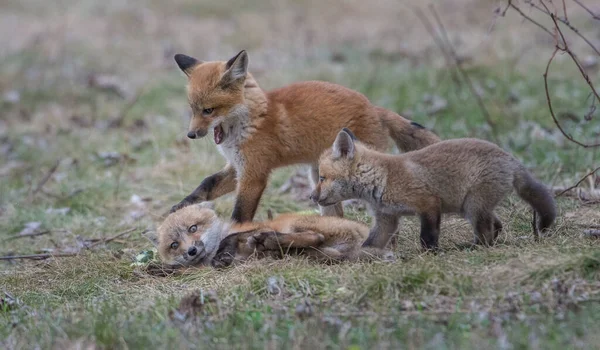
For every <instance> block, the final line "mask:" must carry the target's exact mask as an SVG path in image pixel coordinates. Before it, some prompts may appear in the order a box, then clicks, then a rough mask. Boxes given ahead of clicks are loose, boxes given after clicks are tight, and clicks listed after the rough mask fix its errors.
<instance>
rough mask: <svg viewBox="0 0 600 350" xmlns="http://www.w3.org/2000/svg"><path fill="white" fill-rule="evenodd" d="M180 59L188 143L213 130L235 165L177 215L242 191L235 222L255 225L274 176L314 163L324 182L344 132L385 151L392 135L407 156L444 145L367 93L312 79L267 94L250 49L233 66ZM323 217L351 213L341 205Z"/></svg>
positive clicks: (214, 177)
mask: <svg viewBox="0 0 600 350" xmlns="http://www.w3.org/2000/svg"><path fill="white" fill-rule="evenodd" d="M175 61H176V62H177V65H178V66H179V68H180V69H181V70H182V71H183V72H184V73H185V74H186V75H187V77H188V80H189V84H188V98H189V102H190V106H191V108H192V112H193V116H192V118H191V121H190V127H189V132H188V137H189V138H192V139H195V138H199V137H203V136H205V135H206V134H207V133H208V131H209V130H210V129H212V130H213V134H214V141H215V143H216V144H217V148H218V149H219V151H220V152H221V154H223V155H224V156H225V158H226V159H227V165H226V166H225V168H224V169H223V170H221V171H219V172H217V173H216V174H214V175H211V176H209V177H207V178H206V179H204V180H203V181H202V183H201V184H200V186H198V188H196V189H195V190H194V191H193V192H192V193H191V194H190V195H188V196H187V197H185V198H184V199H183V200H182V201H181V202H180V203H178V204H176V205H174V206H173V207H172V208H171V212H174V211H176V210H178V209H181V208H183V207H185V206H187V205H190V204H192V203H196V202H202V201H209V200H213V199H215V198H218V197H220V196H222V195H225V194H227V193H229V192H231V191H233V190H235V189H236V188H237V198H236V201H235V206H234V209H233V214H232V219H233V220H234V221H236V222H246V221H252V219H253V217H254V214H255V212H256V208H257V206H258V203H259V201H260V197H261V195H262V193H263V191H264V189H265V187H266V185H267V180H268V178H269V175H270V173H271V171H272V170H273V169H275V168H278V167H282V166H286V165H292V164H310V165H311V166H312V172H311V175H312V179H313V182H316V181H317V165H316V163H317V161H318V158H319V155H320V154H321V153H322V152H323V151H324V150H325V149H327V148H328V147H329V146H330V145H331V143H332V142H333V140H334V139H335V136H336V134H337V132H338V131H339V130H340V129H341V128H343V127H347V128H349V129H350V130H352V132H354V133H355V134H356V135H357V136H358V137H360V138H361V140H363V142H364V143H365V144H367V145H369V146H370V147H372V148H374V149H377V150H382V151H383V150H385V149H386V147H387V145H388V143H387V138H386V136H388V135H389V136H391V137H392V138H393V139H394V141H395V142H396V145H397V146H398V148H400V149H401V150H402V151H411V150H416V149H419V148H422V147H425V146H427V145H429V144H432V143H434V142H437V141H439V138H438V137H437V136H436V135H435V134H434V133H432V132H431V131H429V130H427V129H425V128H423V127H422V126H420V125H419V124H417V123H414V122H411V121H409V120H407V119H404V118H402V117H401V116H399V115H398V114H396V113H394V112H391V111H388V110H386V109H384V108H381V107H377V106H374V105H372V104H371V103H370V102H369V100H368V99H367V98H366V97H365V96H364V95H362V94H360V93H358V92H356V91H353V90H350V89H347V88H345V87H343V86H340V85H336V84H331V83H326V82H317V81H309V82H301V83H295V84H292V85H288V86H286V87H282V88H279V89H276V90H272V91H269V92H265V91H263V90H262V89H261V88H260V87H259V86H258V84H257V82H256V81H255V80H254V78H253V77H252V75H251V74H250V73H248V55H247V54H246V51H241V52H240V53H238V54H237V55H236V56H235V57H233V58H231V59H230V60H229V61H227V62H222V61H217V62H200V61H198V60H196V59H195V58H192V57H189V56H186V55H182V54H177V55H175ZM321 212H322V213H323V214H329V215H331V214H336V215H339V216H342V215H343V212H342V206H341V203H337V204H335V205H334V206H332V207H330V208H321ZM392 230H395V228H393V229H392Z"/></svg>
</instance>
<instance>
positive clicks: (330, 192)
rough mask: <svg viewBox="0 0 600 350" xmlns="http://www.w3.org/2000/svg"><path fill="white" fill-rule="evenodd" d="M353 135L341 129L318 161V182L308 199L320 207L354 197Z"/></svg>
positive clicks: (356, 158) (354, 163)
mask: <svg viewBox="0 0 600 350" xmlns="http://www.w3.org/2000/svg"><path fill="white" fill-rule="evenodd" d="M355 139H356V138H355V136H354V134H353V133H352V132H351V131H350V130H348V129H347V128H344V129H342V131H340V132H339V133H338V135H337V137H336V139H335V142H334V143H333V147H332V148H330V149H328V150H326V151H325V152H323V154H322V155H321V158H320V159H319V182H318V183H317V185H316V187H315V190H314V191H313V192H312V194H311V195H310V198H311V199H312V200H313V201H314V202H316V203H318V204H319V205H321V206H328V205H333V204H336V203H338V202H341V201H343V200H346V199H351V198H354V197H355V194H354V193H353V190H352V188H353V186H352V184H351V182H352V177H353V176H354V175H355V169H356V165H357V163H358V158H359V157H358V156H357V152H358V151H360V150H359V149H357V147H356V146H357V145H356V144H355V142H354V141H355Z"/></svg>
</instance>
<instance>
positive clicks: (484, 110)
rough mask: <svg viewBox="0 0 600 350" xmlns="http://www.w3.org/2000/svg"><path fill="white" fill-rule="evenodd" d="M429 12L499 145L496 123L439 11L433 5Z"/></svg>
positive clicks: (430, 6)
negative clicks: (459, 57) (461, 61)
mask: <svg viewBox="0 0 600 350" xmlns="http://www.w3.org/2000/svg"><path fill="white" fill-rule="evenodd" d="M429 10H430V11H431V13H432V14H433V16H434V18H435V21H436V22H437V24H438V26H439V27H440V30H441V32H442V35H443V38H444V40H445V42H446V45H447V47H448V50H449V51H450V55H451V56H452V58H453V59H454V64H455V66H456V69H458V71H459V72H460V74H461V75H462V77H463V78H464V79H465V81H466V82H467V86H468V87H469V90H471V94H472V95H473V97H475V100H476V101H477V104H478V105H479V109H481V112H482V114H483V117H484V118H485V120H486V122H487V124H488V125H489V126H490V129H491V131H492V137H493V138H494V141H495V142H496V143H498V135H497V132H496V123H495V122H494V121H493V120H492V117H491V115H490V113H489V112H488V110H487V108H486V107H485V104H484V103H483V100H482V99H481V96H479V94H478V93H477V90H475V86H474V84H473V81H472V80H471V77H470V76H469V75H468V74H467V72H466V71H465V70H464V69H463V67H462V65H461V63H460V60H459V59H458V55H457V54H456V51H454V47H452V43H451V42H450V39H449V38H448V33H447V31H446V28H445V27H444V24H443V23H442V20H441V19H440V16H439V15H438V13H437V11H436V10H435V7H434V6H433V5H429Z"/></svg>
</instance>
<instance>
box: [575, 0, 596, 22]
mask: <svg viewBox="0 0 600 350" xmlns="http://www.w3.org/2000/svg"><path fill="white" fill-rule="evenodd" d="M573 1H574V2H575V3H576V4H577V5H579V6H580V7H581V8H583V9H584V10H586V11H587V12H588V13H589V14H590V15H592V18H593V19H595V20H598V21H600V14H595V13H594V12H593V11H592V10H590V9H589V8H587V7H586V6H585V5H584V4H582V3H581V1H579V0H573Z"/></svg>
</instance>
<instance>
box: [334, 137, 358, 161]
mask: <svg viewBox="0 0 600 350" xmlns="http://www.w3.org/2000/svg"><path fill="white" fill-rule="evenodd" d="M333 158H334V159H338V158H347V159H353V158H354V140H353V139H352V136H351V135H350V134H349V133H347V132H346V131H345V130H342V131H340V132H339V133H338V135H337V137H336V138H335V142H334V143H333Z"/></svg>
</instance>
